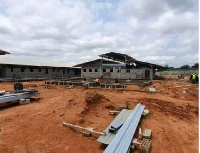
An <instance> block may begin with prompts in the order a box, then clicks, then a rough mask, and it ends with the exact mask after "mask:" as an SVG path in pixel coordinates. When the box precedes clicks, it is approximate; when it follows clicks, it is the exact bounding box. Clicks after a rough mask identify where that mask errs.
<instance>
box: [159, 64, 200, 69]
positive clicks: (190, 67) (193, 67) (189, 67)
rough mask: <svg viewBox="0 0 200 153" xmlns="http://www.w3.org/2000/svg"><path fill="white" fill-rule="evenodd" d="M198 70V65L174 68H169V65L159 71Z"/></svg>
mask: <svg viewBox="0 0 200 153" xmlns="http://www.w3.org/2000/svg"><path fill="white" fill-rule="evenodd" d="M198 69H199V63H195V64H194V65H193V66H189V65H182V66H181V67H178V68H174V67H170V66H169V65H167V64H166V65H165V66H163V67H162V68H161V69H159V71H173V70H198Z"/></svg>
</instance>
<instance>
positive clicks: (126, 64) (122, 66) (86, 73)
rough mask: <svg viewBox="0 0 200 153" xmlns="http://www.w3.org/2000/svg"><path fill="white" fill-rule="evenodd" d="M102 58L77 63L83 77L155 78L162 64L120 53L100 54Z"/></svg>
mask: <svg viewBox="0 0 200 153" xmlns="http://www.w3.org/2000/svg"><path fill="white" fill-rule="evenodd" d="M99 56H100V57H101V59H97V60H93V61H89V62H85V63H82V64H78V65H75V66H74V67H81V77H86V78H88V77H89V78H96V77H101V78H112V79H116V78H118V79H151V80H152V79H154V78H155V72H156V70H157V69H159V68H161V67H162V66H160V65H157V64H152V63H147V62H142V61H138V60H136V59H134V58H133V57H131V56H129V55H126V54H120V53H114V52H110V53H106V54H102V55H99Z"/></svg>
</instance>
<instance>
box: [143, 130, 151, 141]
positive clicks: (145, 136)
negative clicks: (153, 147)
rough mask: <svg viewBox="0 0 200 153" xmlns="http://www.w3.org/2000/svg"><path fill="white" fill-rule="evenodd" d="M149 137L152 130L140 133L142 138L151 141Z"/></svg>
mask: <svg viewBox="0 0 200 153" xmlns="http://www.w3.org/2000/svg"><path fill="white" fill-rule="evenodd" d="M151 135H152V130H150V129H144V132H143V133H142V138H146V139H151Z"/></svg>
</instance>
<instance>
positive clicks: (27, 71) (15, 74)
mask: <svg viewBox="0 0 200 153" xmlns="http://www.w3.org/2000/svg"><path fill="white" fill-rule="evenodd" d="M3 69H4V70H5V72H6V73H5V76H3V78H14V79H22V78H57V77H73V76H75V70H76V69H67V68H65V71H64V73H63V68H62V69H61V68H55V69H54V68H47V70H48V74H46V68H39V69H41V71H39V69H38V68H33V69H32V72H31V68H24V72H22V71H21V68H11V67H6V68H3ZM11 69H12V71H11ZM53 69H54V70H53Z"/></svg>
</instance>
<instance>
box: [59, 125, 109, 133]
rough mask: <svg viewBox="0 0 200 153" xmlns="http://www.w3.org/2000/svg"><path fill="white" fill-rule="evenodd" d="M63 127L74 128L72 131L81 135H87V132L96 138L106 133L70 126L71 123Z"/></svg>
mask: <svg viewBox="0 0 200 153" xmlns="http://www.w3.org/2000/svg"><path fill="white" fill-rule="evenodd" d="M63 126H67V127H70V128H72V129H74V130H76V131H78V132H81V133H86V132H87V133H91V134H92V135H94V136H99V135H105V133H102V132H97V131H94V129H93V128H84V127H81V126H78V125H74V124H70V123H67V122H63Z"/></svg>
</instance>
